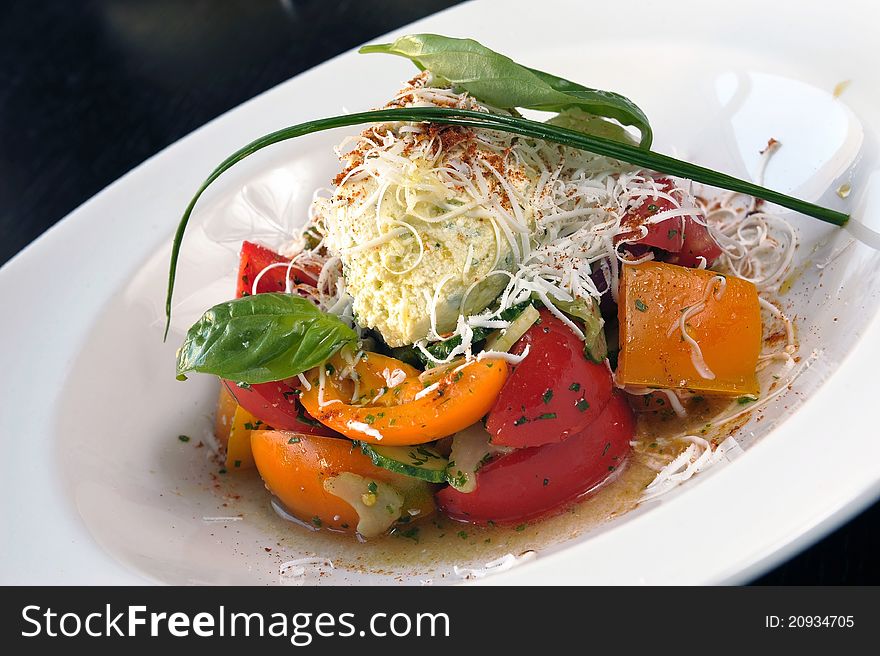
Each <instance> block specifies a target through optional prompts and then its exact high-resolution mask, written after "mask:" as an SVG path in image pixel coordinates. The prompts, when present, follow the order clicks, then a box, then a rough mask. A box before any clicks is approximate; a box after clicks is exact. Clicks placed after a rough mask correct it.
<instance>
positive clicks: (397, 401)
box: [300, 353, 508, 446]
mask: <svg viewBox="0 0 880 656" xmlns="http://www.w3.org/2000/svg"><path fill="white" fill-rule="evenodd" d="M331 364H332V368H331V369H330V371H332V372H333V373H332V374H325V375H324V377H323V378H324V386H323V403H321V402H319V398H318V397H319V394H320V393H321V385H320V371H319V370H312V371H310V372H309V373H308V380H309V382H310V383H311V386H312V387H311V389H310V390H307V391H306V390H304V391H303V392H302V394H301V395H300V401H301V402H302V404H303V406H304V407H305V408H306V410H308V412H309V414H310V415H311V416H312V417H314V418H315V419H317V420H318V421H320V422H321V423H322V424H324V425H325V426H328V427H330V428H332V429H333V430H335V431H337V432H339V433H342V434H343V435H345V436H346V437H350V438H351V439H354V440H361V441H362V442H368V443H370V444H383V445H388V446H404V445H412V444H423V443H425V442H430V441H432V440H436V439H438V438H441V437H446V436H448V435H452V434H454V433H456V432H458V431H460V430H462V429H464V428H467V427H468V426H470V425H472V424H474V423H476V422H477V421H479V420H480V419H481V418H482V417H483V416H484V415H485V414H486V413H487V412H489V410H490V409H491V407H492V405H493V403H494V402H495V399H496V398H497V397H498V393H499V392H500V391H501V387H502V386H503V385H504V381H505V380H507V373H508V366H507V363H506V362H504V361H503V360H482V361H479V362H478V361H475V360H474V361H472V362H470V363H468V364H466V365H461V366H458V367H455V366H453V367H447V368H446V369H444V370H443V371H442V372H440V374H439V375H438V376H436V377H435V378H434V379H429V380H424V381H423V380H420V379H419V377H418V370H416V369H414V368H412V367H409V366H408V365H406V364H405V363H403V362H400V361H399V360H395V359H393V358H388V357H385V356H382V355H378V354H376V353H367V354H365V355H364V356H363V357H362V358H361V359H360V360H359V361H358V362H357V363H356V365H355V371H356V372H357V374H358V376H359V386H360V387H371V386H372V387H375V385H371V384H365V382H364V381H373V382H375V381H377V377H378V378H381V379H382V380H383V381H385V378H386V377H385V375H384V372H386V371H387V372H394V371H399V372H402V373H401V374H397V379H399V380H400V382H399V383H397V379H393V380H390V382H394V383H396V384H395V385H393V386H388V385H387V384H386V385H384V386H382V387H379V389H378V390H376V389H373V390H372V391H375V392H376V394H375V395H374V396H373V397H372V398H368V397H369V394H366V395H364V394H363V390H361V391H360V392H359V394H358V396H357V397H356V398H355V401H356V402H355V403H352V396H353V382H352V381H351V380H348V379H340V377H339V374H340V372H341V369H340V364H339V362H337V361H331ZM404 374H405V376H404ZM383 388H384V391H383Z"/></svg>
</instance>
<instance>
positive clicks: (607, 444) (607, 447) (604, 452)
mask: <svg viewBox="0 0 880 656" xmlns="http://www.w3.org/2000/svg"><path fill="white" fill-rule="evenodd" d="M610 448H611V442H605V448H604V449H602V455H603V456H604V455H605V454H606V453H608V449H610Z"/></svg>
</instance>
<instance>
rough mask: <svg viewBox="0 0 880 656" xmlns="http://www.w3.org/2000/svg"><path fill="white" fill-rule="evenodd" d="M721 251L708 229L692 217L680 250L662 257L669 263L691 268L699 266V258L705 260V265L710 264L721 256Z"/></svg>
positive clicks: (687, 225)
mask: <svg viewBox="0 0 880 656" xmlns="http://www.w3.org/2000/svg"><path fill="white" fill-rule="evenodd" d="M721 252H722V251H721V247H720V246H718V243H717V242H716V241H715V239H714V238H713V237H712V235H710V234H709V229H708V228H707V227H706V226H704V225H701V224H699V223H697V222H696V221H694V220H693V219H688V221H687V222H686V225H685V230H684V243H683V244H682V247H681V251H680V252H678V253H673V254H670V255H669V256H667V257H665V258H663V259H664V260H665V261H667V262H669V263H670V264H678V265H679V266H683V267H689V268H692V269H693V268H696V267H698V266H700V264H701V263H702V261H701V258H702V259H705V260H706V266H711V264H712V263H713V262H714V261H715V260H717V259H718V258H719V257H721Z"/></svg>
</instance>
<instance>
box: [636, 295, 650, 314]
mask: <svg viewBox="0 0 880 656" xmlns="http://www.w3.org/2000/svg"><path fill="white" fill-rule="evenodd" d="M636 310H638V311H639V312H647V311H648V306H647V305H645V302H644V301H643V300H642V299H640V298H637V299H636Z"/></svg>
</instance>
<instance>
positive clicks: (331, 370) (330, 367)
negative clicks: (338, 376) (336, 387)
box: [324, 362, 336, 376]
mask: <svg viewBox="0 0 880 656" xmlns="http://www.w3.org/2000/svg"><path fill="white" fill-rule="evenodd" d="M324 366H325V368H326V369H327V373H328V374H330V375H331V376H332V375H333V374H335V373H336V369H335V367H334V366H333V365H332V364H330V363H329V362H328V363H327V364H326V365H324Z"/></svg>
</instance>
